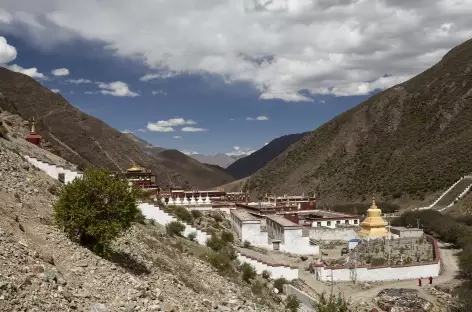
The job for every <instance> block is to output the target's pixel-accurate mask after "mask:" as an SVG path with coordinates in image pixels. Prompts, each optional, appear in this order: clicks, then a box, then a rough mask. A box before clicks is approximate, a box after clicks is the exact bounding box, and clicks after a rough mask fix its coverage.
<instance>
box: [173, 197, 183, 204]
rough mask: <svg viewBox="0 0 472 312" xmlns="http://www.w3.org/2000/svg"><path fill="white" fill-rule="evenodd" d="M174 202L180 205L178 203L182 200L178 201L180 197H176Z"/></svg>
mask: <svg viewBox="0 0 472 312" xmlns="http://www.w3.org/2000/svg"><path fill="white" fill-rule="evenodd" d="M175 203H176V204H177V205H180V204H181V203H182V202H181V201H180V197H177V198H176V199H175Z"/></svg>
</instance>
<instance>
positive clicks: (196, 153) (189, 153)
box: [181, 150, 198, 155]
mask: <svg viewBox="0 0 472 312" xmlns="http://www.w3.org/2000/svg"><path fill="white" fill-rule="evenodd" d="M181 152H182V153H184V154H185V155H198V152H195V151H187V150H181Z"/></svg>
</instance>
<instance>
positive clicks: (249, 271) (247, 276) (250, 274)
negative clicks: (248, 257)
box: [242, 262, 256, 282]
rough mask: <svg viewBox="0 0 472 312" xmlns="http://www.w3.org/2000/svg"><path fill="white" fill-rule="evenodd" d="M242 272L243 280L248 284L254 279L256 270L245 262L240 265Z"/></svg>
mask: <svg viewBox="0 0 472 312" xmlns="http://www.w3.org/2000/svg"><path fill="white" fill-rule="evenodd" d="M242 271H243V276H242V277H243V280H244V281H246V282H250V281H251V280H252V279H253V278H254V277H256V269H255V268H254V267H253V266H252V265H250V264H249V263H247V262H244V263H243V265H242Z"/></svg>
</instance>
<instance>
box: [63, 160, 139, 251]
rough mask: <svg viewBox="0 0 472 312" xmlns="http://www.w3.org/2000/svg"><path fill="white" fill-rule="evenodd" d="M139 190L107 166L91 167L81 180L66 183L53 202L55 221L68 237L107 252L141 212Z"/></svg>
mask: <svg viewBox="0 0 472 312" xmlns="http://www.w3.org/2000/svg"><path fill="white" fill-rule="evenodd" d="M137 196H138V192H137V191H136V189H134V188H132V189H131V191H130V190H129V187H128V182H127V181H126V180H119V179H114V178H112V177H111V176H110V172H109V171H108V170H105V169H91V170H87V171H86V172H85V175H84V176H83V178H82V179H75V180H74V181H73V182H72V183H70V184H67V185H64V187H63V188H62V189H61V194H60V197H59V200H58V201H57V202H56V203H55V204H54V221H55V223H56V225H57V226H58V227H60V228H61V229H62V230H63V231H64V232H66V233H67V236H69V238H70V239H71V240H73V241H76V242H78V243H80V244H82V245H84V246H86V247H88V248H90V249H91V250H93V251H94V252H96V253H98V254H101V255H105V254H107V253H108V252H109V251H110V250H109V247H110V244H111V242H112V241H113V240H115V239H116V238H117V237H118V236H120V235H121V234H123V233H124V232H125V231H126V230H128V229H129V228H130V227H131V225H132V222H133V221H135V220H136V218H137V217H138V216H139V215H140V211H139V209H138V208H137V206H136V199H137Z"/></svg>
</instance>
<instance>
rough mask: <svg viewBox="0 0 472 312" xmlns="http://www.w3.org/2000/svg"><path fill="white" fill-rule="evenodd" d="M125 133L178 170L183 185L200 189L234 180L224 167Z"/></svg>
mask: <svg viewBox="0 0 472 312" xmlns="http://www.w3.org/2000/svg"><path fill="white" fill-rule="evenodd" d="M125 135H126V136H127V137H128V138H130V139H131V140H133V141H134V142H135V143H136V144H138V145H139V146H140V148H141V149H142V150H143V151H144V152H145V153H146V154H147V155H149V156H151V157H153V158H154V159H155V160H156V161H157V162H158V163H159V164H162V165H164V166H165V167H166V168H167V169H170V170H172V171H174V172H178V173H179V174H180V175H181V177H182V179H183V180H185V181H187V183H185V184H184V185H182V186H183V187H186V186H187V187H189V186H195V187H198V188H200V189H209V188H212V187H215V186H218V185H221V184H226V183H229V182H232V181H234V178H233V177H232V176H231V175H230V174H229V173H228V172H226V170H225V169H224V168H221V167H219V166H216V165H208V164H203V163H201V162H199V161H198V160H196V159H193V158H192V157H190V156H188V155H185V154H184V153H182V152H180V151H178V150H174V149H165V148H163V147H157V146H154V145H152V144H150V143H149V142H147V141H145V140H143V139H141V138H139V137H137V136H136V135H134V134H132V133H125ZM188 184H189V185H188Z"/></svg>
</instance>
